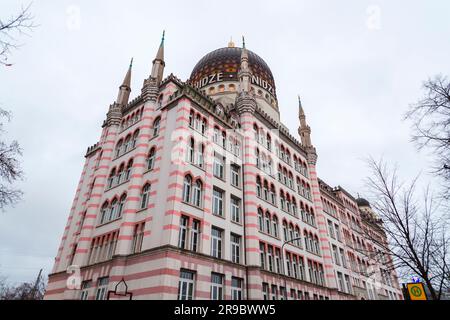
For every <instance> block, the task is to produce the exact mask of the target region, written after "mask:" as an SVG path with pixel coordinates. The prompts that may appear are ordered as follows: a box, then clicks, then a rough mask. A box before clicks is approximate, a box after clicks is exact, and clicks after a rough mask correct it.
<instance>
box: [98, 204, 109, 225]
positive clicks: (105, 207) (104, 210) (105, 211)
mask: <svg viewBox="0 0 450 320" xmlns="http://www.w3.org/2000/svg"><path fill="white" fill-rule="evenodd" d="M108 213H109V207H108V202H105V203H104V204H103V206H102V210H101V219H100V224H103V223H105V222H106V219H107V218H108Z"/></svg>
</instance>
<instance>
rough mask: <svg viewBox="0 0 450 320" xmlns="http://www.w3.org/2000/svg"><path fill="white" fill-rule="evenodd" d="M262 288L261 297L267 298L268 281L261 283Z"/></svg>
mask: <svg viewBox="0 0 450 320" xmlns="http://www.w3.org/2000/svg"><path fill="white" fill-rule="evenodd" d="M262 289H263V299H264V300H269V284H268V283H263V284H262Z"/></svg>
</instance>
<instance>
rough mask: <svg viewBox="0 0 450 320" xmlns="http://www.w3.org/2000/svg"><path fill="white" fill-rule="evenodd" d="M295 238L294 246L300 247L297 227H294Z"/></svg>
mask: <svg viewBox="0 0 450 320" xmlns="http://www.w3.org/2000/svg"><path fill="white" fill-rule="evenodd" d="M295 238H296V239H297V240H295V244H296V245H297V246H298V247H300V244H301V239H300V229H299V228H298V227H295Z"/></svg>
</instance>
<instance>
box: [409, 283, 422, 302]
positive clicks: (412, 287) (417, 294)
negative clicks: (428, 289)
mask: <svg viewBox="0 0 450 320" xmlns="http://www.w3.org/2000/svg"><path fill="white" fill-rule="evenodd" d="M406 286H407V289H408V294H409V298H410V300H427V295H426V294H425V287H424V286H423V283H421V282H419V283H408V284H406Z"/></svg>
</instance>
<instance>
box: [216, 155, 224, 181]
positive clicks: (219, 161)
mask: <svg viewBox="0 0 450 320" xmlns="http://www.w3.org/2000/svg"><path fill="white" fill-rule="evenodd" d="M224 163H225V161H224V158H223V157H222V156H219V155H215V156H214V166H213V174H214V176H215V177H216V178H219V179H222V180H223V179H224Z"/></svg>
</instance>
